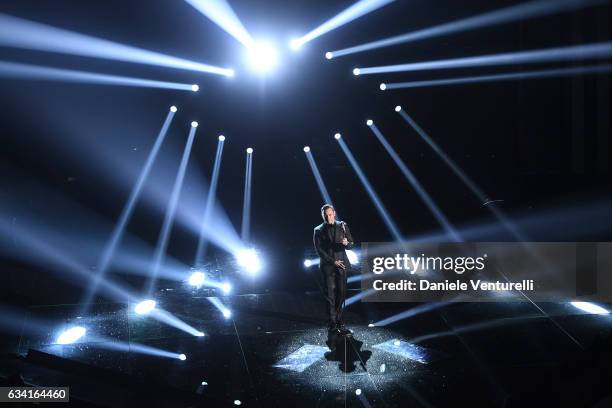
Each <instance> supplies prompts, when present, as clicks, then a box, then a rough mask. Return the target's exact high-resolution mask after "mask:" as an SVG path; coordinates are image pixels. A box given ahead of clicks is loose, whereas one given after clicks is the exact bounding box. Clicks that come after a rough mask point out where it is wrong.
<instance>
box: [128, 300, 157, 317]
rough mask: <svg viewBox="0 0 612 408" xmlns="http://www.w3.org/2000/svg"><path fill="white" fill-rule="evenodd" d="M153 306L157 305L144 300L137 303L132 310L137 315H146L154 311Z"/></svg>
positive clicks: (151, 301)
mask: <svg viewBox="0 0 612 408" xmlns="http://www.w3.org/2000/svg"><path fill="white" fill-rule="evenodd" d="M155 305H157V303H155V301H154V300H151V299H146V300H143V301H142V302H140V303H138V304H137V305H136V307H135V308H134V311H135V312H136V313H137V314H139V315H146V314H148V313H151V311H152V310H153V309H155Z"/></svg>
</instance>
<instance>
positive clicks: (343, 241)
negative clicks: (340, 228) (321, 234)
mask: <svg viewBox="0 0 612 408" xmlns="http://www.w3.org/2000/svg"><path fill="white" fill-rule="evenodd" d="M342 245H344V246H347V245H348V239H346V237H344V238H342Z"/></svg>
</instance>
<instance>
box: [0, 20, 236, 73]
mask: <svg viewBox="0 0 612 408" xmlns="http://www.w3.org/2000/svg"><path fill="white" fill-rule="evenodd" d="M0 27H2V30H0V45H1V46H5V47H12V48H20V49H27V50H36V51H45V52H55V53H60V54H68V55H78V56H82V57H91V58H101V59H108V60H113V61H124V62H131V63H137V64H145V65H153V66H160V67H169V68H176V69H182V70H189V71H197V72H206V73H211V74H217V75H223V76H230V71H231V70H229V69H227V68H220V67H215V66H212V65H208V64H202V63H199V62H194V61H189V60H186V59H182V58H176V57H172V56H169V55H164V54H161V53H158V52H153V51H148V50H144V49H140V48H136V47H132V46H128V45H123V44H119V43H116V42H112V41H108V40H104V39H101V38H96V37H92V36H88V35H84V34H79V33H76V32H72V31H68V30H63V29H60V28H55V27H52V26H49V25H45V24H41V23H36V22H34V21H29V20H25V19H21V18H17V17H13V16H9V15H7V14H0Z"/></svg>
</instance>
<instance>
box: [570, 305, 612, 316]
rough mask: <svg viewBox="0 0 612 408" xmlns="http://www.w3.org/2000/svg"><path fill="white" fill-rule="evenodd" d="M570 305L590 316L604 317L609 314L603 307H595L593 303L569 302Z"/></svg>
mask: <svg viewBox="0 0 612 408" xmlns="http://www.w3.org/2000/svg"><path fill="white" fill-rule="evenodd" d="M570 304H571V305H572V306H574V307H575V308H577V309H580V310H582V311H583V312H587V313H590V314H597V315H604V314H610V312H609V311H607V310H606V309H604V308H603V307H601V306H599V305H596V304H595V303H591V302H570Z"/></svg>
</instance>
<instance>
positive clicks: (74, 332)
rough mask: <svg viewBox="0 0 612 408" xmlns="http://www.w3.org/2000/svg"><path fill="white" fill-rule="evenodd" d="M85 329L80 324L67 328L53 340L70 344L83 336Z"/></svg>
mask: <svg viewBox="0 0 612 408" xmlns="http://www.w3.org/2000/svg"><path fill="white" fill-rule="evenodd" d="M85 333H87V330H86V329H85V328H84V327H81V326H75V327H71V328H70V329H68V330H65V331H63V332H62V333H61V334H60V335H59V336H58V337H57V340H56V341H55V342H56V343H57V344H72V343H74V342H76V341H77V340H78V339H80V338H81V337H83V336H85Z"/></svg>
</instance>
